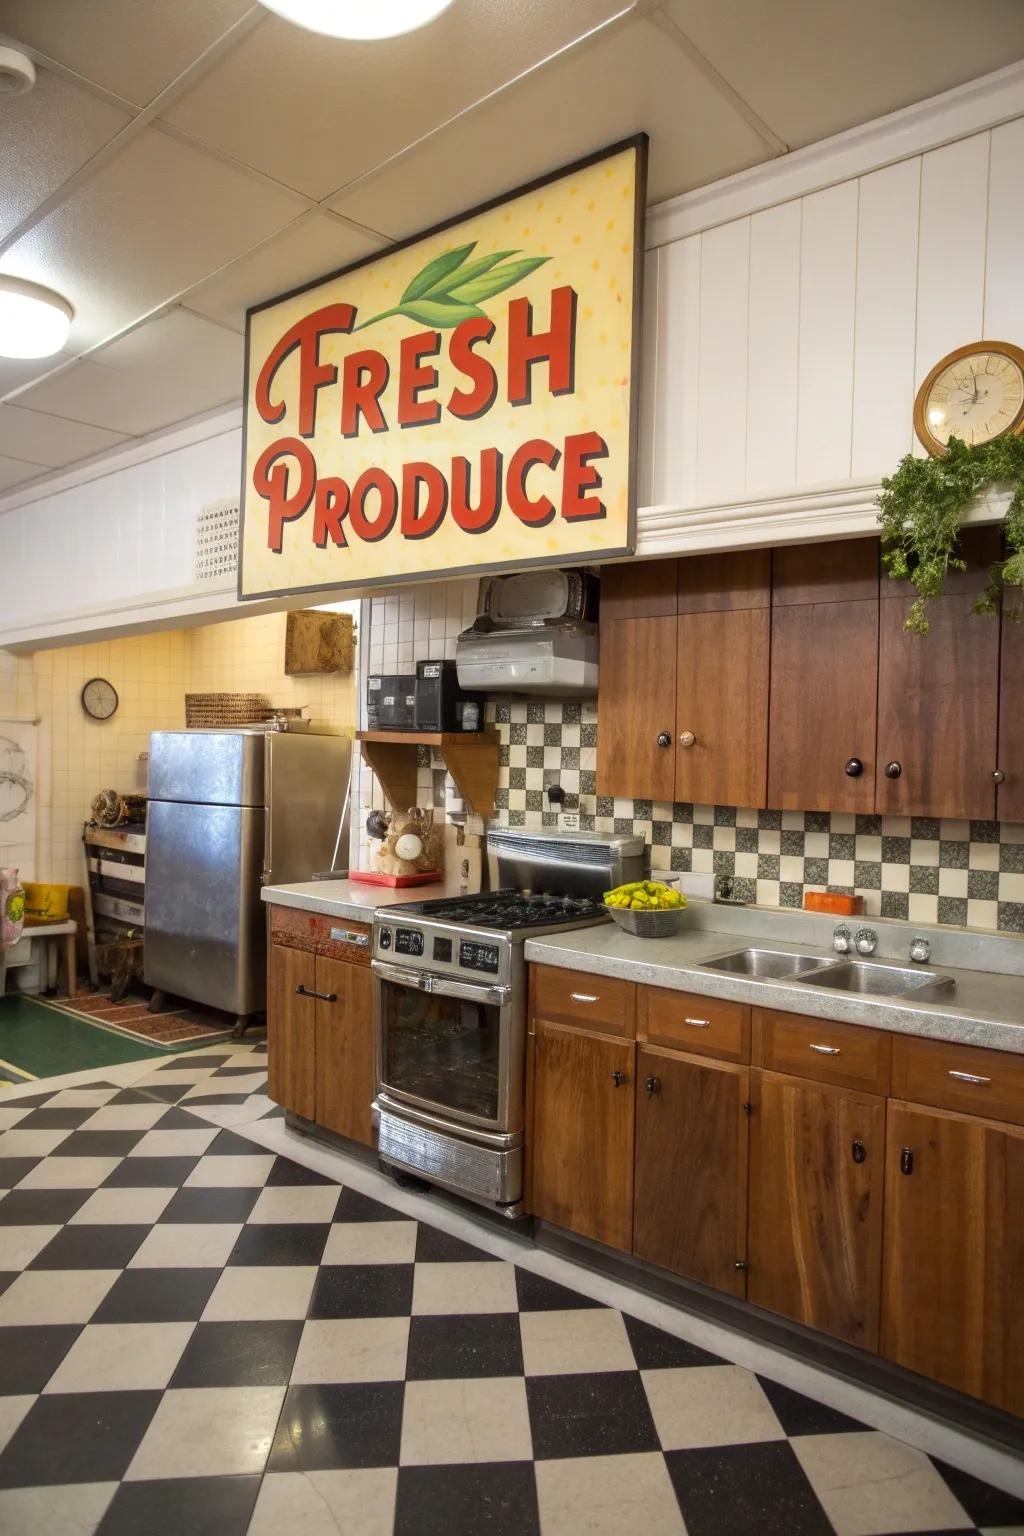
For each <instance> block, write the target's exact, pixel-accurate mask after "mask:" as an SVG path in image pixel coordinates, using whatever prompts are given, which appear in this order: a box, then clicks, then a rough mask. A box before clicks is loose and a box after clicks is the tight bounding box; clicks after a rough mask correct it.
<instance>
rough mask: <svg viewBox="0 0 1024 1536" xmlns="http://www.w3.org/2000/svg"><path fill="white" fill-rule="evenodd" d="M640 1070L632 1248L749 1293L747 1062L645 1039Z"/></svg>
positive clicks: (725, 1287) (690, 1273)
mask: <svg viewBox="0 0 1024 1536" xmlns="http://www.w3.org/2000/svg"><path fill="white" fill-rule="evenodd" d="M636 1076H637V1094H636V1174H635V1178H636V1189H635V1193H634V1200H633V1252H634V1253H635V1254H636V1256H637V1258H640V1259H647V1260H648V1261H649V1262H650V1263H652V1264H660V1265H661V1267H662V1268H663V1269H671V1270H674V1271H675V1272H676V1273H677V1274H680V1275H686V1276H688V1278H690V1279H691V1280H700V1281H702V1282H703V1284H704V1285H712V1286H714V1287H715V1289H716V1290H719V1291H731V1292H732V1293H733V1295H735V1296H742V1295H743V1292H744V1283H743V1282H744V1275H743V1271H742V1269H737V1267H736V1266H737V1264H742V1263H743V1261H744V1259H745V1257H746V1226H747V1117H746V1115H745V1114H744V1111H743V1105H744V1103H745V1102H746V1099H747V1094H748V1092H749V1087H750V1070H749V1068H747V1067H741V1066H732V1065H730V1064H729V1063H728V1062H712V1061H708V1060H707V1059H702V1058H700V1057H696V1056H692V1057H686V1056H673V1055H670V1054H668V1053H667V1052H664V1051H657V1050H652V1049H650V1048H643V1047H642V1048H641V1049H640V1050H639V1051H638V1052H637V1067H636Z"/></svg>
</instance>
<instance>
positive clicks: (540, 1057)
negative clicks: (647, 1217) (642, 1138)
mask: <svg viewBox="0 0 1024 1536" xmlns="http://www.w3.org/2000/svg"><path fill="white" fill-rule="evenodd" d="M634 1052H635V1048H634V1045H633V1042H632V1040H615V1039H612V1038H611V1037H609V1036H604V1035H596V1034H587V1033H586V1032H585V1031H583V1030H578V1029H572V1028H569V1027H568V1026H566V1025H561V1024H549V1023H547V1022H546V1021H544V1020H538V1021H537V1022H536V1024H535V1027H534V1043H533V1053H534V1082H533V1143H534V1153H533V1179H532V1190H533V1210H534V1214H535V1215H537V1216H539V1217H541V1219H542V1220H544V1221H550V1222H553V1223H554V1224H555V1225H556V1226H560V1227H568V1229H569V1230H570V1231H571V1232H578V1233H579V1234H580V1235H581V1236H582V1237H591V1238H594V1239H595V1240H596V1241H597V1242H599V1243H606V1244H607V1245H608V1246H609V1247H610V1248H625V1249H628V1248H629V1246H630V1239H631V1235H632V1227H633V1057H634Z"/></svg>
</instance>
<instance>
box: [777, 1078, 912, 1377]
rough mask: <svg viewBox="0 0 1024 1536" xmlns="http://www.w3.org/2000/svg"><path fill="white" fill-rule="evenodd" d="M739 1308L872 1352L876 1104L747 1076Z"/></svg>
mask: <svg viewBox="0 0 1024 1536" xmlns="http://www.w3.org/2000/svg"><path fill="white" fill-rule="evenodd" d="M751 1106H752V1114H751V1119H750V1234H749V1272H748V1275H747V1299H748V1300H749V1301H752V1302H754V1303H755V1305H757V1306H759V1307H765V1308H767V1310H768V1311H770V1312H780V1313H782V1314H783V1315H784V1316H785V1317H791V1318H794V1319H795V1320H796V1321H797V1322H800V1323H805V1324H806V1325H807V1326H808V1327H809V1328H817V1329H819V1330H820V1331H821V1332H822V1333H828V1334H831V1335H832V1336H833V1337H834V1338H837V1339H844V1340H846V1341H847V1342H848V1343H850V1344H859V1345H860V1346H861V1348H863V1349H869V1350H876V1349H877V1348H878V1328H879V1289H880V1281H881V1267H882V1191H883V1179H884V1150H885V1100H884V1099H882V1098H879V1097H877V1096H876V1095H874V1094H862V1093H851V1092H850V1091H849V1090H847V1089H845V1088H836V1087H833V1086H831V1085H829V1084H825V1083H815V1082H807V1081H804V1080H803V1079H801V1078H796V1077H786V1076H784V1075H782V1074H781V1073H777V1072H763V1071H754V1072H752V1073H751Z"/></svg>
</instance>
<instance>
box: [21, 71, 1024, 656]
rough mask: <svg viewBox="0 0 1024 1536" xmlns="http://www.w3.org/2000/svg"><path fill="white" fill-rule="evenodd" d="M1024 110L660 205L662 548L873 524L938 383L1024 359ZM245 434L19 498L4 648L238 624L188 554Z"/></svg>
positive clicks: (647, 364) (1008, 88) (803, 154)
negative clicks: (1002, 359) (941, 375)
mask: <svg viewBox="0 0 1024 1536" xmlns="http://www.w3.org/2000/svg"><path fill="white" fill-rule="evenodd" d="M1022 111H1024V66H1021V67H1019V68H1018V67H1011V68H1010V69H1009V70H1004V71H1000V72H999V73H998V74H996V75H993V76H991V77H988V79H987V81H982V82H975V83H974V84H973V85H971V86H969V87H962V88H960V89H959V90H958V91H953V92H948V93H946V95H945V96H943V97H938V98H935V101H934V102H932V103H925V104H922V105H921V106H919V107H915V108H911V109H907V110H906V112H904V113H897V114H894V116H893V117H892V118H891V119H882V120H880V122H879V123H878V124H874V125H867V127H866V128H865V129H863V130H854V131H851V133H850V134H847V135H839V136H837V138H836V139H834V140H828V141H825V142H824V143H823V144H822V145H814V146H810V148H809V149H807V150H802V151H798V152H797V153H795V154H793V155H787V156H783V157H782V158H781V159H780V160H777V161H774V162H771V163H770V164H769V165H766V166H763V167H760V168H758V169H756V170H754V171H750V172H744V173H742V174H741V175H740V176H737V177H732V178H729V179H728V180H726V181H723V182H720V183H717V184H716V185H715V186H713V187H709V188H703V189H700V190H699V191H698V192H696V193H690V194H686V196H685V197H684V198H682V199H677V200H675V201H674V202H672V203H666V204H663V205H661V206H660V207H658V208H655V209H652V210H650V212H649V215H648V221H647V238H648V245H649V249H648V252H647V256H646V265H645V273H646V296H645V312H644V320H643V332H642V343H641V412H640V465H639V471H640V474H639V486H640V504H641V505H640V511H639V517H638V524H639V533H640V543H641V549H642V552H643V553H644V554H648V555H653V554H657V553H666V554H668V553H672V552H674V551H679V550H684V551H685V550H697V549H710V548H716V547H726V546H728V545H729V544H732V545H737V544H750V543H758V542H769V543H778V542H783V541H785V540H786V539H787V538H789V539H799V538H812V539H813V538H821V537H829V536H842V535H844V534H848V533H851V532H860V531H867V530H869V529H870V528H872V527H873V526H874V517H875V514H874V508H873V498H874V495H875V494H876V491H877V483H878V480H879V479H880V478H881V477H882V475H884V474H886V473H888V472H889V471H890V470H891V469H892V468H893V467H894V466H895V464H896V462H897V461H898V459H899V458H900V457H901V456H902V455H903V454H904V453H906V452H908V451H909V450H911V449H913V448H914V434H913V426H912V405H913V398H914V394H915V392H916V389H917V386H918V384H919V383H920V381H921V379H922V378H923V377H924V375H925V374H926V373H927V371H928V370H929V369H930V368H931V367H932V365H933V364H934V363H935V362H936V361H937V360H938V359H939V358H940V357H941V356H942V355H943V354H944V353H946V352H948V351H949V350H951V349H952V348H953V347H956V346H958V345H960V344H961V343H963V342H966V341H971V340H977V339H980V338H981V337H983V336H987V337H990V338H996V339H1005V340H1009V341H1014V342H1016V343H1018V344H1024V283H1022V282H1021V279H1020V273H1021V254H1020V253H1021V250H1022V249H1024V170H1022V167H1024V116H1022V115H1020V114H1021V112H1022ZM989 124H991V125H992V126H989ZM968 129H969V130H970V131H968ZM957 135H959V136H957ZM945 138H948V140H949V141H948V142H945V141H944V140H945ZM933 144H934V145H935V147H930V146H931V145H933ZM922 145H925V146H927V147H924V148H922ZM854 170H855V171H856V174H852V172H853V171H854ZM773 190H774V191H775V194H776V196H775V200H772V199H771V198H770V195H769V194H770V193H771V192H772V191H773ZM744 207H746V208H749V209H750V210H751V211H750V212H748V213H743V212H741V213H740V214H739V215H738V216H731V217H724V215H725V213H726V212H728V213H729V214H731V215H736V214H737V209H740V210H742V209H743V208H744ZM702 221H703V222H702ZM705 226H706V227H705ZM239 423H240V410H239V409H238V408H237V407H236V408H234V409H233V410H232V411H229V412H223V413H220V415H219V416H218V417H217V418H216V419H215V420H212V421H207V422H204V423H197V424H187V425H186V426H185V427H184V428H179V429H176V431H175V432H172V433H169V434H166V435H165V437H164V438H162V439H160V440H159V441H157V442H155V443H151V444H145V443H142V444H138V445H132V447H131V448H130V449H128V450H115V451H114V452H113V453H112V454H110V455H108V456H106V458H104V459H102V460H99V461H96V462H95V463H94V464H92V465H88V466H83V467H80V468H78V469H76V470H73V471H70V472H67V473H66V474H65V475H64V476H63V477H62V478H56V479H54V480H53V482H47V483H44V484H42V485H40V486H38V487H37V488H36V489H35V490H32V489H31V488H28V489H26V490H25V491H23V492H22V493H21V494H20V495H19V494H18V492H12V493H10V494H9V495H7V496H6V497H3V498H0V646H3V645H19V644H20V645H31V644H38V643H44V644H45V643H54V642H55V641H58V640H67V639H69V638H83V637H87V636H88V635H89V634H90V633H91V632H92V633H94V632H96V631H103V632H106V633H108V634H112V633H116V632H117V631H118V630H119V629H121V630H124V629H129V628H131V627H133V626H134V627H136V628H137V627H140V626H143V625H151V624H153V623H154V622H158V623H168V622H174V621H176V620H180V619H181V618H182V617H192V618H195V617H198V616H200V615H202V616H205V617H207V618H210V619H213V618H217V617H220V618H224V617H228V616H230V614H231V612H232V611H233V610H235V608H236V600H235V596H234V590H233V584H232V583H223V584H220V585H216V584H210V586H208V587H203V588H199V587H197V586H196V585H195V583H194V582H193V581H192V548H193V528H194V519H195V514H196V512H197V511H198V510H199V508H200V507H201V506H203V505H204V504H205V503H208V502H211V501H216V500H218V499H220V498H222V497H225V496H230V495H233V494H234V493H235V492H236V491H237V486H238V473H239V470H238V466H239V460H240V441H241V440H240V427H239ZM266 606H268V607H273V606H281V605H280V604H277V605H275V604H268V605H266ZM249 611H252V609H251V608H250V610H249Z"/></svg>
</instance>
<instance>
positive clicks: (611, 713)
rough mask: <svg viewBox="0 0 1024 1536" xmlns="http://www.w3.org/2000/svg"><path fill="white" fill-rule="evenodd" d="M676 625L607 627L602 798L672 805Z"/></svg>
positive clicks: (600, 741)
mask: <svg viewBox="0 0 1024 1536" xmlns="http://www.w3.org/2000/svg"><path fill="white" fill-rule="evenodd" d="M675 687H676V621H675V617H674V616H673V617H672V618H661V619H612V620H611V621H609V619H608V617H607V615H605V617H604V620H603V622H602V624H601V686H600V690H599V692H598V696H597V721H598V729H597V790H598V794H601V795H624V796H628V797H630V798H632V797H634V796H635V797H638V798H640V799H648V800H671V799H672V795H673V788H674V783H675V724H676V706H675Z"/></svg>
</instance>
